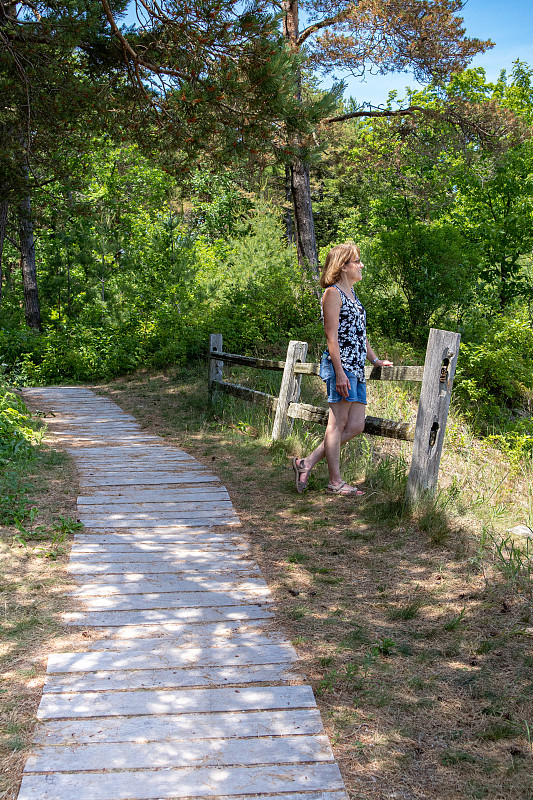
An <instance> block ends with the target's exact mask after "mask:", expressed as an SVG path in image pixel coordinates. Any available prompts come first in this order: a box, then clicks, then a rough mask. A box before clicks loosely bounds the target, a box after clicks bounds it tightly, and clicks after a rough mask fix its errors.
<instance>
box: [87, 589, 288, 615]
mask: <svg viewBox="0 0 533 800" xmlns="http://www.w3.org/2000/svg"><path fill="white" fill-rule="evenodd" d="M272 602H273V597H272V596H271V595H270V596H268V595H266V596H261V597H257V596H256V594H255V593H251V592H237V591H235V592H152V593H148V592H147V593H146V594H127V595H126V594H122V595H108V596H107V597H86V598H84V599H83V609H84V610H86V611H142V610H148V609H151V608H181V609H186V608H211V607H213V608H223V607H224V606H240V605H242V604H243V603H250V604H252V605H261V604H262V603H272Z"/></svg>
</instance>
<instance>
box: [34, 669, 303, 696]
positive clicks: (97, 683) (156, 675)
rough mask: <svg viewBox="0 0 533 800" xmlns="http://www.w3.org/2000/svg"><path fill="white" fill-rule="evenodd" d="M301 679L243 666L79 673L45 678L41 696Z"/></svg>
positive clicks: (291, 672) (283, 672)
mask: <svg viewBox="0 0 533 800" xmlns="http://www.w3.org/2000/svg"><path fill="white" fill-rule="evenodd" d="M297 680H301V676H300V675H299V674H298V673H297V672H295V670H294V668H293V667H292V665H288V664H286V663H285V664H259V665H255V664H247V665H246V666H244V667H238V666H237V667H233V666H231V667H201V668H199V669H198V668H196V667H193V668H189V669H136V670H121V671H120V672H110V671H105V670H100V671H98V672H89V673H81V674H79V675H78V674H71V673H61V674H53V675H48V676H47V677H46V680H45V684H44V687H43V693H44V694H52V693H53V694H64V693H65V692H103V691H105V692H109V691H114V690H121V691H124V690H126V689H129V690H133V689H178V688H181V689H185V688H200V687H202V686H203V687H215V686H227V685H231V684H236V685H239V686H241V685H243V684H246V683H258V682H264V683H277V682H279V683H280V682H284V683H287V682H289V681H297Z"/></svg>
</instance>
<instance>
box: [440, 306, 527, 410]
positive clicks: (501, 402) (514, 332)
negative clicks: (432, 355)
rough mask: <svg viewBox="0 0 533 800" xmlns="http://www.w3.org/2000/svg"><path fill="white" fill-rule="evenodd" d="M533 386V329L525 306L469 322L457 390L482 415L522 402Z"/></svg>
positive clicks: (465, 401) (467, 403)
mask: <svg viewBox="0 0 533 800" xmlns="http://www.w3.org/2000/svg"><path fill="white" fill-rule="evenodd" d="M532 389H533V330H532V328H531V323H530V321H529V319H528V315H527V311H526V309H525V308H517V309H514V310H513V311H511V312H509V313H507V314H501V315H499V316H495V317H491V318H488V317H487V318H485V317H483V316H481V315H480V314H478V313H476V314H472V316H471V319H470V321H469V323H468V324H467V325H466V326H465V330H464V332H463V339H462V342H461V350H460V352H459V361H458V365H457V377H456V382H455V386H454V393H455V394H456V395H457V396H458V397H459V398H460V399H461V400H462V401H463V403H464V404H465V405H466V406H470V407H471V408H475V410H476V411H477V413H478V414H479V415H480V416H484V417H487V416H490V415H494V414H498V411H499V410H500V409H501V407H502V406H507V407H512V406H513V405H520V404H521V402H522V401H523V400H524V398H525V397H526V396H527V395H528V393H530V392H531V390H532Z"/></svg>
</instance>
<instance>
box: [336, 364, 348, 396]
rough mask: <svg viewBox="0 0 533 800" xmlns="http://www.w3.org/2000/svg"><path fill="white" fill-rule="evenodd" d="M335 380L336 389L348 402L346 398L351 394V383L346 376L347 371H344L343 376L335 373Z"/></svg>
mask: <svg viewBox="0 0 533 800" xmlns="http://www.w3.org/2000/svg"><path fill="white" fill-rule="evenodd" d="M335 378H336V387H335V388H336V389H337V391H338V393H339V394H340V396H341V397H343V398H344V399H345V400H346V398H347V397H348V395H349V394H350V381H349V379H348V376H347V375H346V373H345V371H344V370H342V375H338V374H337V373H335Z"/></svg>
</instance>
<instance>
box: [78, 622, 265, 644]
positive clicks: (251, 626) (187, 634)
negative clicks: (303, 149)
mask: <svg viewBox="0 0 533 800" xmlns="http://www.w3.org/2000/svg"><path fill="white" fill-rule="evenodd" d="M271 625H272V623H271V621H270V620H268V619H267V620H265V619H258V620H251V621H241V620H224V621H222V622H204V623H202V622H192V623H188V622H166V623H165V622H158V623H155V624H154V623H145V624H139V625H122V626H114V627H107V628H100V629H99V630H98V631H95V632H94V633H95V635H97V636H100V637H105V641H107V642H109V644H110V647H112V645H113V643H117V645H120V642H121V641H122V639H126V640H128V641H129V640H131V639H134V638H135V639H138V640H140V641H142V640H143V639H151V638H153V637H156V638H157V637H160V636H169V637H176V636H179V637H180V639H181V640H182V641H193V642H194V641H196V638H197V637H198V636H211V637H213V638H215V639H216V638H218V637H219V636H231V637H233V636H235V635H237V634H242V635H244V634H247V635H249V636H252V635H254V634H257V635H261V633H262V632H264V631H267V632H268V631H270V630H271ZM91 641H92V642H94V643H95V645H96V643H97V642H98V641H104V639H103V638H102V639H96V640H94V639H92V640H91Z"/></svg>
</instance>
